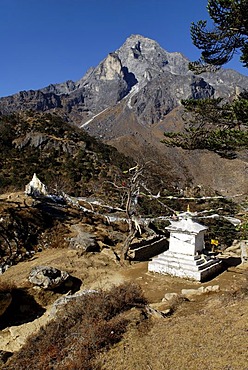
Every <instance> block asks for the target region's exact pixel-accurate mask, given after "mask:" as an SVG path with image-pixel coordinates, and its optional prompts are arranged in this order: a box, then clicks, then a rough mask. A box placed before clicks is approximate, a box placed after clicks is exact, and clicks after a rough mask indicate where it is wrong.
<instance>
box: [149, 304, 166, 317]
mask: <svg viewBox="0 0 248 370" xmlns="http://www.w3.org/2000/svg"><path fill="white" fill-rule="evenodd" d="M145 309H146V312H147V313H148V314H149V315H152V316H153V317H155V318H157V319H164V318H165V317H167V316H169V315H171V314H172V309H171V308H167V309H166V310H164V311H159V310H157V309H156V308H152V307H151V306H149V305H146V307H145Z"/></svg>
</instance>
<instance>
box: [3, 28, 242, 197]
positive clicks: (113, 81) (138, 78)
mask: <svg viewBox="0 0 248 370" xmlns="http://www.w3.org/2000/svg"><path fill="white" fill-rule="evenodd" d="M188 62H189V60H188V59H187V58H186V57H184V56H183V55H182V54H181V53H179V52H174V53H169V52H167V51H166V50H164V49H163V48H161V47H160V45H159V44H158V43H157V42H156V41H154V40H151V39H149V38H146V37H144V36H141V35H131V36H130V37H129V38H128V39H127V40H126V42H125V43H124V44H123V45H122V46H121V47H120V48H119V49H117V50H116V51H114V52H111V53H109V55H108V56H107V57H106V58H105V59H104V60H103V61H101V62H100V63H99V65H98V66H97V67H95V68H91V69H90V70H89V71H88V72H87V73H86V74H85V76H83V77H82V78H81V79H80V80H79V81H76V82H73V81H67V82H64V83H61V84H54V85H49V86H48V87H46V88H43V89H40V90H37V91H32V90H31V91H22V92H19V93H17V94H15V95H13V96H10V97H5V98H1V99H0V112H2V114H9V113H11V112H18V111H23V110H30V109H31V110H36V111H43V112H44V111H46V112H57V113H58V114H59V115H61V116H62V117H63V118H64V119H66V120H68V121H70V122H73V123H74V124H76V125H78V126H80V127H81V128H82V129H83V130H85V131H87V132H88V133H89V134H91V135H93V136H95V137H97V138H100V139H101V140H103V141H105V142H107V143H110V144H111V145H113V146H115V147H116V148H117V149H118V150H120V151H122V152H123V153H124V154H128V155H129V154H132V155H133V157H134V158H135V159H136V160H139V161H140V160H141V159H142V160H143V161H153V163H154V172H155V173H156V174H157V175H158V176H160V177H163V174H166V176H165V181H166V182H168V181H170V182H173V184H174V185H175V186H181V187H186V186H188V185H189V184H192V185H194V186H195V185H201V186H203V187H205V188H208V187H209V188H211V189H212V190H213V191H218V192H223V194H228V193H229V194H235V193H236V192H237V191H238V190H240V192H242V193H247V186H246V184H245V183H246V181H245V178H246V176H247V152H246V151H242V152H240V153H238V156H237V159H234V160H232V161H230V160H229V161H227V160H225V159H222V158H221V157H219V156H218V155H217V154H215V153H209V152H205V151H191V152H187V151H183V150H180V149H176V148H166V147H165V146H164V145H163V144H161V142H160V141H161V139H163V132H164V131H169V130H170V129H172V130H177V129H180V128H181V127H183V120H182V107H181V106H180V101H181V99H188V98H193V99H200V98H208V97H219V96H221V97H224V98H225V99H227V100H231V99H233V98H234V97H236V96H237V95H238V94H239V93H240V92H241V91H243V90H244V89H246V88H247V86H248V77H246V76H243V75H241V74H239V73H237V72H235V71H232V70H226V69H221V70H219V71H217V72H216V73H204V74H202V75H200V76H195V75H194V74H193V73H192V72H191V71H189V70H188ZM216 173H218V176H216ZM234 178H236V179H237V178H238V179H239V182H237V181H234ZM238 184H239V186H240V187H239V186H238Z"/></svg>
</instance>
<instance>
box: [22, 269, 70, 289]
mask: <svg viewBox="0 0 248 370" xmlns="http://www.w3.org/2000/svg"><path fill="white" fill-rule="evenodd" d="M69 276H70V275H69V274H68V272H66V271H60V270H58V269H56V268H55V267H51V266H36V267H34V268H33V269H32V270H31V271H30V274H29V278H28V280H29V281H30V283H32V284H34V285H35V286H38V287H40V288H43V289H55V288H58V287H59V286H61V285H62V284H63V283H64V282H65V281H66V280H67V279H68V278H69Z"/></svg>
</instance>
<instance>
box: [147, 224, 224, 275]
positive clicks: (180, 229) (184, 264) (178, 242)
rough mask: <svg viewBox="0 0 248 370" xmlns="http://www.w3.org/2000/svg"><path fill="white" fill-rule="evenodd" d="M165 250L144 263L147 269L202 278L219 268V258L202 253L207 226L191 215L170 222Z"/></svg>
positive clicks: (212, 273) (215, 272) (214, 272)
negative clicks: (168, 239) (168, 240)
mask: <svg viewBox="0 0 248 370" xmlns="http://www.w3.org/2000/svg"><path fill="white" fill-rule="evenodd" d="M166 229H167V230H169V231H170V242H169V250H168V251H165V252H163V253H161V254H159V255H158V256H156V257H154V258H153V259H152V260H151V261H150V262H149V263H148V271H152V272H157V273H160V274H170V275H173V276H178V277H182V278H188V279H193V280H197V281H203V280H206V279H208V278H209V277H210V276H212V275H215V274H217V273H218V271H219V270H220V269H221V261H220V260H219V259H217V258H213V257H210V256H208V255H206V254H204V253H203V250H204V246H205V245H204V232H205V231H206V230H207V227H205V226H203V225H200V224H198V223H197V222H194V221H193V220H192V219H191V218H186V219H182V220H180V221H172V222H171V225H170V226H168V227H167V228H166Z"/></svg>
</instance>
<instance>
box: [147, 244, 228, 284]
mask: <svg viewBox="0 0 248 370" xmlns="http://www.w3.org/2000/svg"><path fill="white" fill-rule="evenodd" d="M220 269H221V261H220V260H218V259H214V258H211V257H209V256H206V255H204V254H201V255H187V254H183V253H176V252H171V251H170V250H168V251H166V252H164V253H162V254H160V255H158V256H156V257H154V258H153V259H152V261H150V262H149V263H148V271H151V272H158V273H160V274H169V275H173V276H179V277H182V278H188V279H193V280H197V281H203V280H206V279H207V278H209V277H210V276H211V275H214V274H216V273H217V272H218V271H219V270H220Z"/></svg>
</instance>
